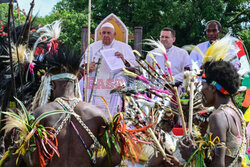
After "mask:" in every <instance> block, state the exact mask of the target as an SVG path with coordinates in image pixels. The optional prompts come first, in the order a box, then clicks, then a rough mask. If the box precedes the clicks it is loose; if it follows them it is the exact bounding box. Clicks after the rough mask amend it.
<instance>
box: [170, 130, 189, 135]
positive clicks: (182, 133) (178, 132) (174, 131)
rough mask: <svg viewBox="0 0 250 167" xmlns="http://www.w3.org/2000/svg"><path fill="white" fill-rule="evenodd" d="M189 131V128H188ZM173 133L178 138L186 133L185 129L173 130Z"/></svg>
mask: <svg viewBox="0 0 250 167" xmlns="http://www.w3.org/2000/svg"><path fill="white" fill-rule="evenodd" d="M187 130H188V128H187ZM172 132H173V133H174V135H176V136H183V135H184V132H183V129H182V128H173V129H172Z"/></svg>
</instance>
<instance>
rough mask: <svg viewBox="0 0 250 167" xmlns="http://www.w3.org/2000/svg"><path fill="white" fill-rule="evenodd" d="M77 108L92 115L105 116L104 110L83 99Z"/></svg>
mask: <svg viewBox="0 0 250 167" xmlns="http://www.w3.org/2000/svg"><path fill="white" fill-rule="evenodd" d="M77 109H78V110H79V111H81V112H83V113H84V114H85V115H88V116H90V117H101V118H103V117H104V114H103V112H102V111H101V110H100V109H99V108H97V107H96V106H94V105H92V104H90V103H86V102H83V101H81V102H79V104H78V105H77Z"/></svg>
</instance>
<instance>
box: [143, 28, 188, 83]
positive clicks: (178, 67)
mask: <svg viewBox="0 0 250 167" xmlns="http://www.w3.org/2000/svg"><path fill="white" fill-rule="evenodd" d="M160 41H161V43H162V44H163V45H164V47H165V49H166V51H167V57H168V60H169V61H170V63H171V70H172V73H173V77H174V80H175V82H176V83H181V82H182V81H183V78H184V70H185V69H189V68H190V66H191V62H190V60H189V55H188V52H187V51H186V50H184V49H181V48H179V47H177V46H174V45H173V44H174V42H175V41H176V37H175V31H174V30H173V29H171V28H164V29H162V30H161V35H160ZM150 53H152V54H153V55H154V57H155V59H156V61H157V62H158V64H159V66H160V67H161V69H162V70H163V71H164V72H165V73H166V74H167V73H168V70H167V67H166V65H165V58H164V56H163V55H162V54H161V53H159V51H157V49H154V50H152V51H150ZM146 60H147V61H148V62H149V63H150V64H152V58H151V57H149V56H148V55H147V57H146Z"/></svg>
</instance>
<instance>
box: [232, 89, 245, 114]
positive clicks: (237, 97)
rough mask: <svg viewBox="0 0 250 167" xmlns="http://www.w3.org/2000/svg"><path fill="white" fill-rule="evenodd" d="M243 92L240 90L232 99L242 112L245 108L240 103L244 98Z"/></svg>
mask: <svg viewBox="0 0 250 167" xmlns="http://www.w3.org/2000/svg"><path fill="white" fill-rule="evenodd" d="M245 94H246V93H245V92H241V93H239V94H237V95H236V96H235V97H234V100H235V103H236V106H237V107H238V108H239V109H240V110H241V111H242V112H243V113H245V112H246V110H247V108H246V107H243V106H242V103H243V101H244V99H245Z"/></svg>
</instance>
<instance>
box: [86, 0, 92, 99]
mask: <svg viewBox="0 0 250 167" xmlns="http://www.w3.org/2000/svg"><path fill="white" fill-rule="evenodd" d="M90 30H91V0H89V10H88V57H87V81H86V82H87V85H86V91H85V92H86V102H88V101H89V98H88V96H89V95H88V94H89V91H88V85H89V65H90V47H89V45H90Z"/></svg>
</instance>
